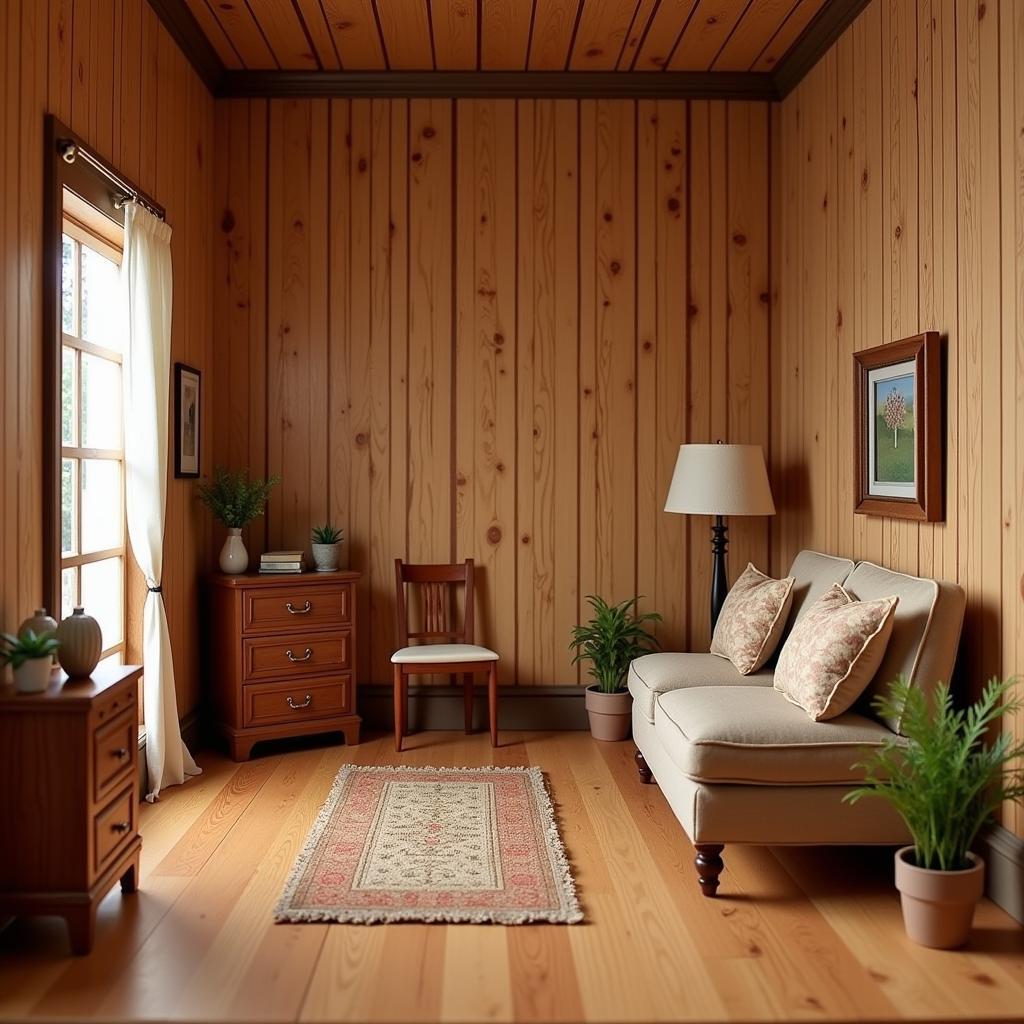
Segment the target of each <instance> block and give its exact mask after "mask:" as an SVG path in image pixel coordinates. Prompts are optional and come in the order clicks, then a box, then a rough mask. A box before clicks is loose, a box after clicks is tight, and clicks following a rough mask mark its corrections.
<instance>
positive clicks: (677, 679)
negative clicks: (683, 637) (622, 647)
mask: <svg viewBox="0 0 1024 1024" xmlns="http://www.w3.org/2000/svg"><path fill="white" fill-rule="evenodd" d="M627 685H628V687H629V692H630V693H631V694H632V695H633V701H634V702H635V704H636V706H637V707H638V708H639V710H640V711H641V712H642V713H643V716H644V718H646V719H647V721H648V722H652V723H653V722H654V703H655V701H656V700H657V699H658V696H659V695H660V694H662V693H669V692H670V691H672V690H681V689H685V688H686V687H690V686H767V687H770V686H771V685H772V673H771V672H770V671H768V670H767V669H762V670H761V671H759V672H754V673H752V674H751V675H749V676H741V675H740V674H739V672H737V671H736V669H735V667H734V666H733V664H732V662H731V661H726V660H724V659H723V658H717V657H715V655H713V654H645V655H644V656H643V657H642V658H637V659H636V661H634V662H633V664H632V665H630V666H629V675H628V677H627Z"/></svg>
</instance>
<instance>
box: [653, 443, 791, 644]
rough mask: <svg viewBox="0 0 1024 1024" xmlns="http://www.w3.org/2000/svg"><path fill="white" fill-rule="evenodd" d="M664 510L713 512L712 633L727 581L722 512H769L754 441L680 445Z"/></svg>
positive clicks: (760, 455) (772, 505)
mask: <svg viewBox="0 0 1024 1024" xmlns="http://www.w3.org/2000/svg"><path fill="white" fill-rule="evenodd" d="M665 511H666V512H682V513H683V514H685V515H691V516H714V517H715V523H714V525H713V526H712V527H711V551H712V553H713V555H714V571H713V572H712V576H711V630H712V632H714V629H715V623H716V622H717V621H718V614H719V612H720V611H721V610H722V604H723V603H724V601H725V595H726V594H727V593H728V590H729V586H728V583H727V582H726V576H725V551H726V547H727V546H728V535H727V527H726V525H725V519H724V517H725V516H773V515H775V502H774V501H772V489H771V487H770V486H769V484H768V471H767V470H766V469H765V464H764V452H763V451H762V450H761V446H760V445H759V444H723V443H722V442H721V441H719V442H718V443H717V444H684V445H680V446H679V455H678V457H677V458H676V468H675V472H674V473H673V474H672V483H671V485H670V486H669V489H668V498H667V499H666V501H665Z"/></svg>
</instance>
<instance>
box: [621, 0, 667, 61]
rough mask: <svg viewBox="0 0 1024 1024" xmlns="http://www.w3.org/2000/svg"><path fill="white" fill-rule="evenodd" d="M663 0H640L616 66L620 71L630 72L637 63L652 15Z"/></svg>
mask: <svg viewBox="0 0 1024 1024" xmlns="http://www.w3.org/2000/svg"><path fill="white" fill-rule="evenodd" d="M660 2H661V0H640V3H639V4H637V8H636V13H635V14H634V15H633V22H632V24H631V25H630V26H629V32H628V33H626V43H625V45H624V46H623V47H622V52H621V53H620V54H619V61H618V63H617V64H616V65H615V66H616V68H618V70H619V71H629V70H630V69H631V68H632V67H633V65H634V64H635V63H636V55H637V54H638V53H639V52H640V46H641V44H642V43H643V41H644V36H645V35H646V34H647V26H648V25H649V24H650V23H651V15H652V14H653V13H654V11H655V10H656V9H657V7H658V4H659V3H660Z"/></svg>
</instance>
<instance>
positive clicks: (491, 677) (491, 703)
mask: <svg viewBox="0 0 1024 1024" xmlns="http://www.w3.org/2000/svg"><path fill="white" fill-rule="evenodd" d="M487 710H488V711H489V713H490V719H491V746H492V747H496V746H497V745H498V663H497V662H496V661H492V662H491V669H490V672H488V674H487Z"/></svg>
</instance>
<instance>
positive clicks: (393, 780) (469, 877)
mask: <svg viewBox="0 0 1024 1024" xmlns="http://www.w3.org/2000/svg"><path fill="white" fill-rule="evenodd" d="M274 917H275V920H276V921H277V922H278V923H284V922H307V921H309V922H312V921H340V922H350V923H362V924H372V923H377V922H387V921H443V922H449V923H453V922H474V923H484V922H493V923H496V924H527V923H531V922H550V923H554V924H575V923H577V922H579V921H582V920H583V914H582V912H581V910H580V906H579V903H578V902H577V899H576V887H575V884H574V882H573V878H572V872H571V870H570V868H569V861H568V859H567V858H566V855H565V848H564V846H563V845H562V840H561V837H560V836H559V834H558V826H557V824H556V823H555V816H554V812H553V810H552V807H551V800H550V798H549V797H548V793H547V790H546V789H545V786H544V775H543V772H542V771H541V770H540V769H539V768H401V767H394V768H391V767H384V768H381V767H370V766H363V765H345V766H344V767H343V768H342V769H341V771H339V772H338V776H337V778H336V779H335V781H334V786H333V787H332V789H331V794H330V796H329V797H328V798H327V802H326V803H325V804H324V806H323V808H322V809H321V811H320V814H319V816H318V817H317V820H316V822H315V823H314V825H313V828H312V830H311V832H310V834H309V837H308V838H307V840H306V845H305V848H304V849H303V851H302V853H301V854H300V855H299V858H298V860H297V861H296V862H295V866H294V868H293V869H292V873H291V877H290V878H289V879H288V884H287V886H286V887H285V891H284V895H283V896H282V897H281V900H280V902H279V903H278V905H277V909H276V910H275V914H274Z"/></svg>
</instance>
